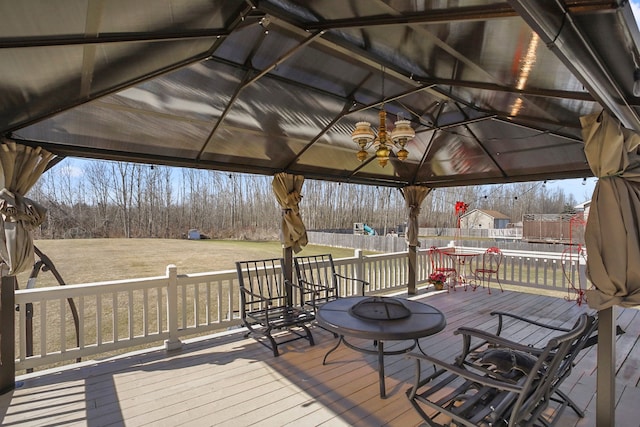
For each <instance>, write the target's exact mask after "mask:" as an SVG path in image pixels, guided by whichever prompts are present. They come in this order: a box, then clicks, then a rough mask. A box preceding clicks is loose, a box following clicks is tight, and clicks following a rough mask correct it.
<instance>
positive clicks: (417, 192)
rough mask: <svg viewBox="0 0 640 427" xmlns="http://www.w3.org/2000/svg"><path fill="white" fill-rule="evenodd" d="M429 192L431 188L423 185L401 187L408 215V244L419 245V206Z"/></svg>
mask: <svg viewBox="0 0 640 427" xmlns="http://www.w3.org/2000/svg"><path fill="white" fill-rule="evenodd" d="M430 192H431V188H429V187H425V186H423V185H408V186H406V187H404V188H403V189H402V196H403V197H404V202H405V205H406V207H407V214H408V216H409V220H408V221H407V235H406V236H407V237H406V238H407V242H408V243H409V246H420V242H419V241H418V231H419V225H418V217H419V216H420V206H421V205H422V202H424V199H425V198H426V197H427V195H428V194H429V193H430Z"/></svg>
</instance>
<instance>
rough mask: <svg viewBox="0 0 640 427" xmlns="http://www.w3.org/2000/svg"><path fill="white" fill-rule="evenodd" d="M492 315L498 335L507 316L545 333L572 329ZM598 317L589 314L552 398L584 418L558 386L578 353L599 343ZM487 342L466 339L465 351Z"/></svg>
mask: <svg viewBox="0 0 640 427" xmlns="http://www.w3.org/2000/svg"><path fill="white" fill-rule="evenodd" d="M491 315H492V316H498V325H497V328H496V332H495V335H496V336H502V333H503V331H504V328H505V318H507V319H511V320H512V322H511V325H515V323H516V322H523V324H524V325H525V326H526V325H530V326H535V327H536V328H538V329H541V330H543V331H544V333H547V332H549V331H552V332H553V331H555V332H558V333H567V332H569V331H570V329H568V328H562V327H558V326H553V325H547V324H545V323H541V322H537V321H535V320H532V319H528V318H526V317H522V316H518V315H516V314H512V313H507V312H503V311H493V312H491ZM473 330H474V329H470V328H466V327H462V328H460V329H459V331H460V332H461V333H464V332H465V331H473ZM597 332H598V318H597V317H596V316H589V317H588V326H587V329H586V331H585V334H584V337H583V338H582V339H581V340H577V341H575V342H574V344H573V347H572V348H571V350H570V351H569V356H570V357H571V360H569V361H568V362H570V363H564V364H563V367H564V370H565V371H564V372H562V373H560V376H559V378H558V382H557V384H556V385H555V386H554V388H553V392H554V394H555V396H552V397H551V399H552V400H554V401H556V402H566V403H567V406H569V407H570V408H571V409H573V410H574V412H575V413H576V414H577V415H578V416H579V417H580V418H583V417H584V412H583V411H582V409H580V407H578V405H577V404H576V403H575V402H574V401H573V400H571V398H569V396H567V395H566V394H565V393H564V392H563V391H562V390H560V389H559V388H558V386H559V385H560V384H561V383H562V381H564V379H565V378H567V377H568V376H569V375H570V374H571V369H572V368H573V365H574V361H575V358H576V357H577V356H578V354H579V353H580V351H582V350H583V349H585V348H588V347H591V346H593V345H595V344H597V343H598V334H597ZM623 333H624V331H623V330H622V328H620V326H616V335H620V334H623ZM486 344H487V343H486V341H483V340H480V341H479V342H476V343H474V345H472V342H471V340H465V342H464V348H465V350H464V353H469V352H471V351H477V350H478V349H479V348H482V347H483V346H485V345H486ZM525 344H526V345H527V346H531V345H532V344H530V343H525Z"/></svg>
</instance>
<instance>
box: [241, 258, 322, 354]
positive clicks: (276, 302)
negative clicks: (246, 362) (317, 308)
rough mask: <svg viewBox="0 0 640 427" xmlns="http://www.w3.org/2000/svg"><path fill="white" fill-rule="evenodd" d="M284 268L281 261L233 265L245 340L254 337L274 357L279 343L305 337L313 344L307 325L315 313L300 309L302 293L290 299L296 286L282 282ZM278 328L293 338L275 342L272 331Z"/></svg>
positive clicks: (264, 260)
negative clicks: (287, 331)
mask: <svg viewBox="0 0 640 427" xmlns="http://www.w3.org/2000/svg"><path fill="white" fill-rule="evenodd" d="M283 266H284V260H283V259H282V258H272V259H261V260H253V261H238V262H236V269H237V271H238V283H239V285H240V317H241V319H242V324H243V325H244V326H245V327H246V328H247V330H248V332H247V333H246V334H245V337H248V336H249V335H251V334H254V335H256V337H255V338H256V339H257V340H258V342H259V343H261V344H263V345H264V346H266V347H267V348H270V349H271V350H272V351H273V355H274V356H275V357H277V356H278V355H279V352H278V345H279V344H284V343H287V342H291V341H294V340H297V339H301V338H304V339H307V340H308V341H309V344H310V345H314V341H313V335H311V331H310V330H309V326H308V325H309V323H311V322H312V321H313V320H314V319H315V314H314V313H313V311H310V310H306V309H305V308H303V304H302V299H301V298H302V297H301V296H302V293H301V292H297V294H298V295H297V296H298V298H294V297H293V296H294V295H293V294H294V292H293V289H294V288H296V287H297V285H296V284H294V283H291V282H290V281H288V280H285V279H284V274H283V272H282V268H284V267H283ZM281 329H286V330H289V331H290V332H291V333H292V334H293V337H288V338H286V339H283V340H280V341H276V340H275V339H274V337H273V336H272V332H273V331H274V330H281ZM300 330H302V332H301V331H300ZM261 337H262V338H266V339H267V340H268V342H265V341H264V340H263V339H260V338H261Z"/></svg>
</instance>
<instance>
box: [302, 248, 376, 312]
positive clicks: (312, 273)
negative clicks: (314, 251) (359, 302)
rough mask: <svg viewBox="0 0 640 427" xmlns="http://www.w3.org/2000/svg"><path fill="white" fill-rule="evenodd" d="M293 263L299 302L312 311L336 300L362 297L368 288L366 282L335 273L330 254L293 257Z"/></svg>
mask: <svg viewBox="0 0 640 427" xmlns="http://www.w3.org/2000/svg"><path fill="white" fill-rule="evenodd" d="M293 263H294V266H295V270H296V276H297V280H298V282H297V284H298V286H299V288H300V292H301V300H302V301H303V303H304V305H306V306H311V307H312V308H313V310H314V311H315V310H317V309H318V307H319V306H321V305H322V304H324V303H326V302H329V301H331V300H334V299H336V298H340V297H345V296H351V295H364V294H365V290H366V289H365V288H367V287H368V286H369V283H368V282H367V281H366V280H362V279H359V278H355V277H347V276H344V275H342V274H340V273H338V272H336V267H335V264H334V262H333V257H332V255H331V254H321V255H307V256H300V257H295V258H294V259H293Z"/></svg>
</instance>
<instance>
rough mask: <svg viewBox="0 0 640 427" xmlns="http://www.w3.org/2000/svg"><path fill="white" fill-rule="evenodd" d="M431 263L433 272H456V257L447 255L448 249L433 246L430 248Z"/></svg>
mask: <svg viewBox="0 0 640 427" xmlns="http://www.w3.org/2000/svg"><path fill="white" fill-rule="evenodd" d="M429 263H430V264H431V273H433V272H443V273H445V274H455V272H456V268H455V263H454V259H453V257H451V256H449V255H447V250H446V249H440V248H437V247H435V246H432V247H431V248H430V249H429Z"/></svg>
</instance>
